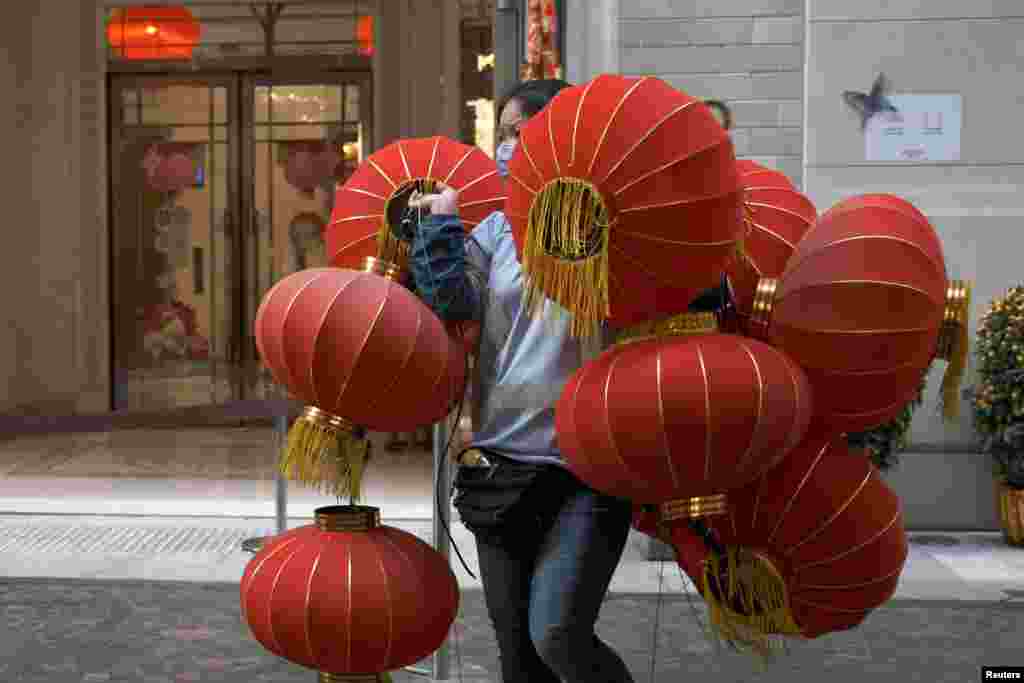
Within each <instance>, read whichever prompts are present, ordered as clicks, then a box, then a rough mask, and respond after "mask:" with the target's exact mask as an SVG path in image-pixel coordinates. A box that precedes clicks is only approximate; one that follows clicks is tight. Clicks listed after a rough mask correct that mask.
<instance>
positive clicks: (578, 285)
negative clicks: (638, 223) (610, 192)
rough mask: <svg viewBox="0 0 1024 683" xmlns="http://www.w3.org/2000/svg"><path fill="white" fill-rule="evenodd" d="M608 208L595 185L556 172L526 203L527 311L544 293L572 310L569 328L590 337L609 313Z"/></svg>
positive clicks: (535, 309)
mask: <svg viewBox="0 0 1024 683" xmlns="http://www.w3.org/2000/svg"><path fill="white" fill-rule="evenodd" d="M610 227H611V225H610V221H609V214H608V208H607V206H606V204H605V202H604V199H603V198H602V197H601V194H600V192H598V190H597V188H596V187H594V186H593V185H591V184H590V183H588V182H587V181H585V180H582V179H579V178H558V179H556V180H553V181H551V182H550V183H548V184H547V185H546V186H545V187H544V189H542V190H541V191H540V193H538V194H537V196H536V197H535V198H534V200H533V204H532V205H531V206H530V214H529V217H528V219H527V231H526V240H525V244H524V245H523V271H524V272H525V273H527V274H528V275H527V284H526V288H525V293H524V299H525V302H524V303H525V305H526V307H527V310H529V311H530V313H531V315H538V314H539V313H541V312H542V310H543V305H544V301H545V299H553V300H555V301H556V302H558V303H559V304H560V305H561V306H562V307H563V308H564V309H566V310H567V311H568V312H569V313H571V314H572V316H573V321H572V325H571V331H570V332H571V334H572V335H573V336H574V337H589V336H592V335H596V334H597V333H598V332H599V331H600V323H601V321H602V320H604V319H606V318H607V317H608V315H609V313H610V310H611V309H610V303H609V297H608V284H609V283H608V241H609V240H608V237H609V235H608V231H609V229H610Z"/></svg>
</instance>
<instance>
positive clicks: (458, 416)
mask: <svg viewBox="0 0 1024 683" xmlns="http://www.w3.org/2000/svg"><path fill="white" fill-rule="evenodd" d="M465 377H466V382H467V383H468V382H469V381H470V379H469V354H468V353H467V354H466V375H465ZM465 404H466V394H465V393H463V395H462V398H461V399H460V400H459V409H458V411H456V413H455V428H454V429H452V430H451V433H450V434H449V435H448V443H447V444H445V447H444V452H443V453H442V454H441V459H442V461H441V462H440V463H438V468H437V472H435V473H434V498H435V499H436V507H437V518H438V519H440V520H441V526H443V527H444V532H445V534H447V535H448V542H449V543H451V546H452V548H454V549H455V554H456V555H457V556H458V558H459V562H461V563H462V568H463V569H465V570H466V573H467V574H469V575H470V576H471V577H473V579H476V575H475V574H474V573H473V572H471V571H470V570H469V566H468V565H467V564H466V560H465V558H463V557H462V553H461V552H460V551H459V546H457V545H456V544H455V539H454V538H452V532H451V529H450V528H449V527H448V523H447V522H445V521H444V514H442V512H441V467H448V452H449V450H451V447H452V441H453V440H454V438H455V434H456V433H458V431H459V422H460V421H461V420H462V408H463V406H465ZM452 488H454V487H452ZM450 497H451V490H449V491H448V494H447V495H446V496H445V497H444V504H445V505H451V503H450Z"/></svg>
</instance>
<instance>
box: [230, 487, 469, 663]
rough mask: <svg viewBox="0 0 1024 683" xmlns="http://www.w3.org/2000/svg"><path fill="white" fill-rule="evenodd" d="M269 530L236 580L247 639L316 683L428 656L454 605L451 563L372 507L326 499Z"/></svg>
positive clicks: (445, 628) (456, 591)
mask: <svg viewBox="0 0 1024 683" xmlns="http://www.w3.org/2000/svg"><path fill="white" fill-rule="evenodd" d="M315 515H316V523H315V524H313V525H309V526H304V527H300V528H298V529H293V530H291V531H288V532H286V533H284V534H281V535H280V536H276V537H274V538H273V539H272V540H270V541H269V542H268V543H267V544H266V545H265V546H263V548H262V549H261V550H260V551H259V552H258V553H256V555H255V556H254V557H253V558H252V559H251V560H250V561H249V564H248V565H247V566H246V568H245V574H244V575H243V576H242V581H241V585H240V595H241V607H242V614H243V615H244V616H245V620H246V622H247V623H248V625H249V629H250V630H251V632H252V635H253V637H254V638H255V639H256V640H258V641H259V642H260V644H261V645H263V647H265V648H267V649H268V650H270V651H271V652H273V653H274V654H275V655H277V656H279V657H283V658H284V659H287V660H289V661H292V662H294V663H296V664H299V665H301V666H304V667H308V668H310V669H314V670H316V671H320V672H321V675H320V680H321V681H359V682H360V683H363V682H365V683H371V682H378V683H379V682H381V681H385V680H387V678H386V677H385V676H383V675H382V674H384V673H385V672H387V671H393V670H395V669H401V668H403V667H406V666H410V665H412V664H415V663H416V662H418V661H420V660H422V659H423V658H425V657H427V656H428V655H430V654H431V653H433V652H434V651H435V650H437V648H438V647H440V646H441V644H442V643H443V642H444V640H445V638H446V637H447V635H448V631H449V629H450V628H451V625H452V623H453V622H454V621H455V616H456V614H457V613H458V608H459V586H458V583H457V581H456V579H455V575H454V574H453V573H452V570H451V568H450V567H449V564H448V561H447V560H446V559H445V558H444V557H442V556H441V555H440V554H439V553H438V552H437V551H435V550H434V549H433V548H431V547H430V546H429V545H427V544H426V543H424V542H423V541H421V540H420V539H418V538H416V537H415V536H413V535H412V534H410V533H408V532H405V531H402V530H400V529H396V528H394V527H390V526H382V525H381V524H380V512H379V510H378V509H377V508H371V507H343V506H331V507H323V508H319V509H317V510H316V511H315Z"/></svg>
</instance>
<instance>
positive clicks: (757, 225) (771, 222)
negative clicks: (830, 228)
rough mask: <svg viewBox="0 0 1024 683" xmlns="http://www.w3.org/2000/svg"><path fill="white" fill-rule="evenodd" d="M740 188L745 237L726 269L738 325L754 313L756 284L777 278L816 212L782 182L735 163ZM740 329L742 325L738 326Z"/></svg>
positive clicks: (755, 166) (776, 174) (756, 168)
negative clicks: (768, 278) (738, 321)
mask: <svg viewBox="0 0 1024 683" xmlns="http://www.w3.org/2000/svg"><path fill="white" fill-rule="evenodd" d="M737 169H738V171H739V174H740V184H741V185H742V186H743V205H744V208H745V209H746V222H747V233H746V237H745V238H744V240H743V250H742V252H740V253H737V254H736V255H734V256H733V258H732V259H730V260H729V261H728V262H727V263H726V266H725V271H726V273H728V275H729V282H730V284H731V285H732V290H733V295H734V302H735V305H736V309H737V313H738V314H739V316H740V318H741V320H745V319H748V318H749V317H750V314H751V312H752V310H753V307H754V296H755V293H756V291H757V284H758V282H759V280H760V278H763V277H779V276H780V275H782V271H783V270H785V268H786V263H788V262H789V259H790V257H791V256H792V255H793V252H794V250H795V249H796V245H797V243H798V242H800V240H801V239H803V236H804V235H805V234H806V233H807V231H808V230H810V229H811V226H813V225H814V221H815V220H816V219H817V217H818V212H817V210H816V209H815V208H814V204H812V203H811V201H810V200H809V199H807V197H805V196H804V195H802V194H801V193H800V192H798V191H797V190H796V189H795V188H794V187H793V184H792V183H791V182H790V181H789V179H788V178H786V176H784V175H782V174H781V173H779V172H778V171H774V170H772V169H769V168H766V167H764V166H760V165H759V164H755V163H754V162H747V163H745V164H743V165H740V164H738V163H737ZM741 328H745V325H744V324H743V323H741Z"/></svg>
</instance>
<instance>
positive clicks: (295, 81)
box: [106, 57, 373, 410]
mask: <svg viewBox="0 0 1024 683" xmlns="http://www.w3.org/2000/svg"><path fill="white" fill-rule="evenodd" d="M332 62H333V64H332ZM112 66H113V65H112ZM224 66H228V64H227V63H225V64H224ZM230 66H235V67H236V68H234V69H232V68H230V67H229V68H228V69H224V68H220V69H216V70H209V71H207V70H203V71H196V70H195V69H194V68H187V67H188V65H175V66H172V67H170V68H168V65H159V67H161V68H157V66H155V65H153V64H146V63H139V64H118V65H116V68H112V69H111V70H110V71H109V72H108V74H107V103H106V104H107V115H108V119H107V120H108V122H109V123H108V138H107V141H108V142H107V160H108V181H109V185H108V197H107V204H108V214H107V223H108V244H107V249H108V269H107V280H108V287H109V290H108V291H110V293H111V296H110V299H109V308H108V319H109V320H110V321H111V324H110V340H109V341H110V346H109V354H110V357H109V363H110V365H109V367H110V380H111V381H110V393H109V397H108V400H109V407H110V409H111V410H116V409H117V403H116V392H117V386H118V385H117V379H118V363H117V358H118V356H117V334H118V329H117V325H116V322H117V320H118V318H117V317H116V315H115V308H116V299H117V294H116V288H115V285H116V271H117V263H118V261H117V253H116V252H117V247H118V243H117V239H118V234H119V233H118V220H119V217H120V214H119V211H118V209H119V208H120V207H119V206H118V202H119V193H118V192H117V188H118V187H119V186H120V180H121V178H122V174H123V173H125V172H126V170H125V169H124V168H122V160H121V158H120V157H121V155H120V153H119V149H120V145H121V141H122V140H123V136H122V132H121V131H122V130H123V128H124V122H123V114H124V111H123V107H122V97H121V92H122V90H123V89H125V88H126V87H132V86H133V85H134V86H138V85H140V84H142V83H159V82H164V83H194V84H203V85H207V86H213V87H216V86H223V87H225V88H226V90H227V107H228V122H227V129H228V131H227V138H228V139H227V144H228V162H227V164H228V174H227V176H228V183H227V188H226V197H227V199H226V206H225V211H226V214H227V216H226V221H227V223H228V225H227V226H226V229H227V230H228V233H229V235H230V239H231V244H232V250H233V252H232V270H231V277H232V282H231V283H230V284H228V285H227V286H229V287H231V296H232V308H233V311H232V313H233V315H234V316H235V320H234V322H233V324H232V336H231V339H230V340H229V341H228V354H227V355H228V358H227V362H228V363H229V364H230V365H233V366H234V367H236V368H239V369H241V370H242V372H236V373H233V376H234V377H235V378H236V379H234V380H233V381H232V392H233V394H234V396H233V397H232V399H229V401H227V403H231V402H232V401H244V400H246V399H247V398H248V396H247V391H248V387H247V382H246V379H245V378H246V377H247V371H248V369H250V368H251V367H254V366H253V365H251V364H252V363H254V362H255V360H256V359H255V355H254V348H252V349H250V347H253V344H252V343H251V341H250V335H249V333H248V332H249V330H250V329H251V325H250V322H251V321H250V320H249V318H250V317H252V316H254V315H255V313H256V312H255V311H248V310H247V309H248V297H247V290H246V287H247V285H248V283H247V276H248V274H247V272H246V268H247V263H248V261H247V254H248V250H249V249H250V248H251V240H252V239H253V237H252V228H253V221H254V220H255V209H256V207H255V192H254V187H255V186H254V181H255V179H254V173H255V165H254V163H255V158H254V156H253V154H254V149H253V147H254V145H253V144H252V143H251V141H252V140H253V136H254V132H255V129H254V124H255V121H254V116H253V115H254V112H255V106H254V97H255V88H256V86H257V85H315V84H320V83H327V84H333V83H338V84H343V83H353V82H358V83H359V84H360V86H361V92H360V98H359V102H360V105H359V106H360V118H361V120H362V121H363V125H364V131H365V134H366V144H365V145H364V158H365V155H366V154H368V153H370V151H371V150H372V147H371V145H372V140H373V90H372V89H373V73H372V71H371V70H370V69H369V60H366V59H365V58H359V59H336V60H324V59H319V58H308V57H297V58H274V59H273V60H265V59H260V60H244V61H239V62H237V63H234V64H231V65H230ZM332 66H334V68H331V67H332ZM238 67H245V68H238ZM325 67H326V68H325ZM339 67H341V68H339ZM218 405H220V406H223V405H225V404H216V403H215V404H211V405H210V406H209V408H211V409H214V410H216V407H217V406H218Z"/></svg>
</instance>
